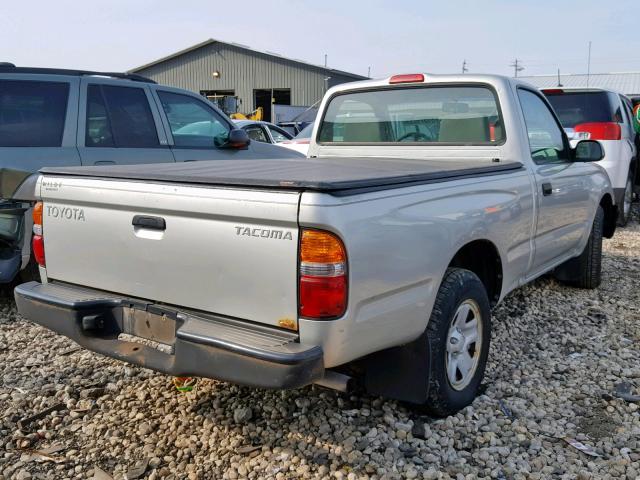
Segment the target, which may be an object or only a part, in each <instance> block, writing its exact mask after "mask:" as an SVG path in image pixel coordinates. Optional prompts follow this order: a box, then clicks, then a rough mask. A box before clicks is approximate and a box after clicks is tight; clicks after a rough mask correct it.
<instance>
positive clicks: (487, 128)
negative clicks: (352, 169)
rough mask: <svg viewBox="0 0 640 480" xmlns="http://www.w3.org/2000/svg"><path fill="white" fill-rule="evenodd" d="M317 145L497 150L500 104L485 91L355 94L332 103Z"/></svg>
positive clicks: (451, 89)
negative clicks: (483, 147)
mask: <svg viewBox="0 0 640 480" xmlns="http://www.w3.org/2000/svg"><path fill="white" fill-rule="evenodd" d="M318 139H319V142H329V143H399V142H415V143H444V144H454V145H455V144H458V145H469V144H471V145H474V144H480V145H484V144H495V143H499V142H502V141H503V140H504V127H503V123H502V118H501V116H500V110H499V108H498V101H497V99H496V97H495V95H494V93H493V91H492V90H491V89H489V88H488V87H484V86H430V87H419V88H395V89H385V90H377V91H364V92H352V93H347V94H342V95H338V96H336V97H335V98H333V99H332V100H331V103H329V106H328V108H327V111H326V114H325V116H324V118H323V120H322V125H321V126H320V133H319V136H318Z"/></svg>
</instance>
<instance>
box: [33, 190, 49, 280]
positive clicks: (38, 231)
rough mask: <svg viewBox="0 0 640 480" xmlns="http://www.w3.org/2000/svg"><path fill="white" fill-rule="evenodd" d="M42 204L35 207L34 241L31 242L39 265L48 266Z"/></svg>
mask: <svg viewBox="0 0 640 480" xmlns="http://www.w3.org/2000/svg"><path fill="white" fill-rule="evenodd" d="M42 210H43V205H42V202H37V203H36V204H35V205H34V207H33V214H32V216H33V239H32V240H31V250H32V251H33V256H34V257H35V259H36V262H38V265H40V266H41V267H44V266H45V265H46V263H45V259H44V237H43V236H42Z"/></svg>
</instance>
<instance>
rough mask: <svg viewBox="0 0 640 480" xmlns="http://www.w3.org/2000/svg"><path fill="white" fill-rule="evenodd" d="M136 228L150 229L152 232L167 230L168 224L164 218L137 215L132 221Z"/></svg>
mask: <svg viewBox="0 0 640 480" xmlns="http://www.w3.org/2000/svg"><path fill="white" fill-rule="evenodd" d="M131 225H133V226H134V227H142V228H148V229H150V230H166V228H167V222H165V220H164V218H162V217H150V216H148V215H136V216H134V217H133V220H132V221H131Z"/></svg>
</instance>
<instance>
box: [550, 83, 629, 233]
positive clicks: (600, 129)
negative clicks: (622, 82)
mask: <svg viewBox="0 0 640 480" xmlns="http://www.w3.org/2000/svg"><path fill="white" fill-rule="evenodd" d="M543 93H544V94H545V95H546V97H547V98H548V99H549V102H550V103H551V105H552V106H553V108H554V109H555V111H556V113H557V115H558V118H559V119H560V122H561V123H562V126H563V127H564V129H565V131H566V132H567V135H568V137H569V140H570V141H571V144H572V146H575V144H576V143H577V142H578V141H580V140H599V141H600V143H601V144H602V146H603V147H604V152H605V157H604V159H603V160H601V161H600V162H598V163H599V164H600V165H601V166H602V167H604V169H605V170H606V171H607V173H608V174H609V179H610V180H611V183H612V185H613V189H614V194H615V197H616V204H617V205H618V213H619V216H618V224H619V225H621V226H624V225H626V224H627V222H628V221H629V215H630V211H631V202H632V200H633V195H634V193H633V190H634V183H635V179H636V176H635V174H636V169H637V150H636V132H635V130H634V128H633V122H632V104H631V100H629V99H628V98H627V97H625V96H624V95H621V94H619V93H616V92H613V91H609V90H602V89H597V88H554V89H546V90H543Z"/></svg>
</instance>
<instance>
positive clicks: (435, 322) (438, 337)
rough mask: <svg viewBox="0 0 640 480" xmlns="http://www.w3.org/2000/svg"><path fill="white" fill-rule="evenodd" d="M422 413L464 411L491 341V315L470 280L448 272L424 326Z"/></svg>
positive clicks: (478, 288) (484, 294)
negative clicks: (426, 368)
mask: <svg viewBox="0 0 640 480" xmlns="http://www.w3.org/2000/svg"><path fill="white" fill-rule="evenodd" d="M426 336H427V341H428V342H429V352H430V354H429V390H428V396H427V401H426V403H425V404H424V408H425V410H427V412H428V413H431V414H432V415H436V416H441V417H444V416H447V415H451V414H454V413H456V412H457V411H458V410H461V409H462V408H464V407H466V406H467V405H469V404H470V403H471V402H472V401H473V399H474V398H475V397H476V395H477V393H478V389H479V387H480V383H481V382H482V378H483V377H484V370H485V366H486V364H487V357H488V354H489V342H490V338H491V310H490V306H489V298H488V296H487V292H486V290H485V288H484V285H483V284H482V282H481V281H480V279H479V278H478V276H477V275H476V274H474V273H473V272H471V271H469V270H465V269H462V268H452V269H448V270H447V272H446V274H445V276H444V279H443V280H442V284H441V285H440V289H439V290H438V295H437V297H436V302H435V305H434V307H433V311H432V313H431V318H430V319H429V324H428V326H427V335H426Z"/></svg>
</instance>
